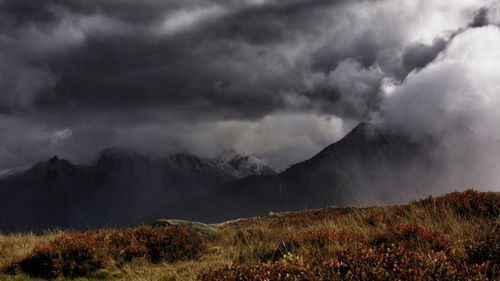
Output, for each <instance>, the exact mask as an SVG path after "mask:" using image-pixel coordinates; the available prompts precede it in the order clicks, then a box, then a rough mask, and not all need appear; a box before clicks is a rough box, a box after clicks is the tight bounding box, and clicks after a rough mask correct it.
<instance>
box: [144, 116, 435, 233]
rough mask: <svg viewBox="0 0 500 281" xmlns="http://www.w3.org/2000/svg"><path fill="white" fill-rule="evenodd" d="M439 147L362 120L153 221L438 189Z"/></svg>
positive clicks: (368, 200) (357, 201) (392, 197)
mask: <svg viewBox="0 0 500 281" xmlns="http://www.w3.org/2000/svg"><path fill="white" fill-rule="evenodd" d="M434 145H435V143H434V142H433V141H432V140H430V139H428V140H427V139H426V140H424V139H420V140H419V141H418V142H416V141H414V140H412V139H411V138H409V137H407V136H405V135H404V134H402V133H400V132H397V131H387V130H384V129H383V128H382V127H380V126H376V125H370V124H365V123H361V124H359V125H358V126H357V127H355V128H354V129H353V130H352V131H351V132H350V133H348V134H347V135H346V136H345V137H344V138H342V139H341V140H340V141H338V142H336V143H334V144H331V145H329V146H328V147H326V148H325V149H324V150H322V151H321V152H319V153H318V154H316V155H315V156H313V157H312V158H311V159H309V160H306V161H304V162H301V163H298V164H295V165H293V166H291V167H290V168H288V169H286V170H285V171H283V172H281V173H279V174H276V175H265V176H249V177H246V178H243V179H240V180H236V181H232V182H229V183H226V184H224V185H222V186H221V187H220V188H218V189H216V190H215V191H213V192H211V193H210V194H205V195H201V196H196V197H191V198H186V199H183V200H180V201H177V202H174V203H171V204H169V205H167V206H165V207H164V208H162V209H161V210H159V211H158V212H156V213H155V214H154V215H152V217H150V218H149V219H150V220H154V219H157V218H162V217H175V218H180V219H188V220H196V221H203V222H210V223H215V222H222V221H227V220H231V219H236V218H240V217H251V216H258V215H264V214H267V213H269V212H282V211H291V210H301V209H306V208H322V207H326V206H331V205H337V206H339V205H340V206H345V205H370V204H375V203H381V202H385V203H394V202H398V201H405V199H408V198H409V197H411V196H412V195H411V194H401V193H398V190H401V187H402V186H404V187H407V186H410V185H412V184H415V185H420V186H426V187H427V188H430V189H432V186H433V184H432V183H433V180H434V175H438V172H437V170H438V165H437V163H436V162H435V161H434V158H433V157H432V155H431V152H432V147H433V146H434ZM434 171H436V172H434ZM405 190H408V189H406V188H405Z"/></svg>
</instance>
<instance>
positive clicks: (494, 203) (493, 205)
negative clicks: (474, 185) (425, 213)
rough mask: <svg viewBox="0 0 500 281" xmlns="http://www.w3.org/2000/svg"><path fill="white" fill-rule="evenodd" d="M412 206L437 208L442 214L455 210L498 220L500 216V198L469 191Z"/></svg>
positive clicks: (466, 214)
mask: <svg viewBox="0 0 500 281" xmlns="http://www.w3.org/2000/svg"><path fill="white" fill-rule="evenodd" d="M411 204H413V205H416V206H421V207H432V208H436V209H437V210H438V211H440V212H444V213H445V212H447V210H448V209H451V210H453V211H454V212H455V213H456V214H458V215H460V216H463V217H465V218H469V217H470V216H479V217H488V218H496V217H498V216H499V215H500V196H498V194H496V193H494V192H477V191H475V190H472V189H468V190H466V191H464V192H453V193H450V194H446V195H443V196H439V197H436V198H433V197H429V198H427V199H424V200H420V201H414V202H412V203H411Z"/></svg>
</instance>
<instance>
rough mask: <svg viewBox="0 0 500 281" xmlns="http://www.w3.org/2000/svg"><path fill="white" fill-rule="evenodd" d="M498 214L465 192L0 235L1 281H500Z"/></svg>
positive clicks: (496, 201) (490, 201)
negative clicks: (400, 201)
mask: <svg viewBox="0 0 500 281" xmlns="http://www.w3.org/2000/svg"><path fill="white" fill-rule="evenodd" d="M499 214H500V194H498V193H492V192H490V193H480V192H476V191H473V190H468V191H465V192H456V193H452V194H448V195H444V196H440V197H437V198H427V199H424V200H419V201H415V202H411V203H409V204H407V205H401V206H380V207H371V208H326V209H321V210H309V211H302V212H291V213H281V214H270V215H266V216H261V217H256V218H249V219H240V220H236V221H231V222H226V223H223V224H219V225H213V226H207V227H208V228H207V227H205V226H203V225H197V224H188V223H187V222H183V223H179V222H177V223H172V222H176V221H166V223H165V222H163V223H158V224H155V227H144V226H143V227H138V228H136V229H127V230H123V231H118V230H110V229H101V230H96V231H87V232H83V233H81V232H74V233H68V232H52V233H47V234H46V235H43V236H35V235H19V234H17V235H4V236H1V235H0V267H1V270H2V273H0V280H27V279H29V280H35V279H36V278H51V279H66V278H79V280H87V279H92V280H97V279H106V280H108V279H111V280H205V281H208V280H499V279H500V226H499V224H500V220H499ZM171 224H176V225H171ZM189 225H191V226H193V225H197V226H202V229H212V228H213V229H215V233H213V232H212V231H211V232H210V234H208V235H207V234H204V235H200V234H199V233H197V232H196V231H193V228H192V229H191V231H190V230H187V227H188V226H189ZM184 226H186V227H184Z"/></svg>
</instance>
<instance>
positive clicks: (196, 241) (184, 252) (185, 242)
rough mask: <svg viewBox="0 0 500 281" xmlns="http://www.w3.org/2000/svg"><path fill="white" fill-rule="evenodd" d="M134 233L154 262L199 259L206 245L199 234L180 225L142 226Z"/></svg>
mask: <svg viewBox="0 0 500 281" xmlns="http://www.w3.org/2000/svg"><path fill="white" fill-rule="evenodd" d="M134 235H135V237H136V238H137V240H138V241H139V242H140V243H142V244H143V245H144V246H145V247H146V248H147V251H148V259H149V260H150V261H151V262H153V263H158V262H161V261H167V262H174V261H177V260H188V259H197V258H198V257H199V256H200V255H201V252H202V251H203V249H204V247H205V245H204V243H203V240H202V238H201V237H200V236H199V235H198V234H196V233H191V232H188V231H187V230H186V229H185V228H183V227H182V226H179V225H174V226H167V227H155V228H150V227H140V228H138V229H137V230H136V231H135V232H134Z"/></svg>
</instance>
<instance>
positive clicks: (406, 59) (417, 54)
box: [403, 38, 447, 77]
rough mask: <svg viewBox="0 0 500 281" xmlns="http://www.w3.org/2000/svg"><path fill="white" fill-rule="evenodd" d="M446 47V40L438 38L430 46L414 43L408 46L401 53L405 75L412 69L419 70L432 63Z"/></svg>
mask: <svg viewBox="0 0 500 281" xmlns="http://www.w3.org/2000/svg"><path fill="white" fill-rule="evenodd" d="M446 45H447V41H446V40H444V39H442V38H438V39H435V40H434V42H433V43H432V45H426V44H422V43H416V44H412V45H410V46H408V47H407V48H406V49H405V50H404V52H403V66H404V69H405V70H406V74H407V73H408V72H410V71H412V70H414V69H421V68H423V67H425V66H426V65H427V64H429V63H430V62H432V61H434V59H435V58H436V57H437V55H438V54H439V52H441V51H442V50H444V48H445V47H446ZM403 77H404V76H403Z"/></svg>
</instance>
